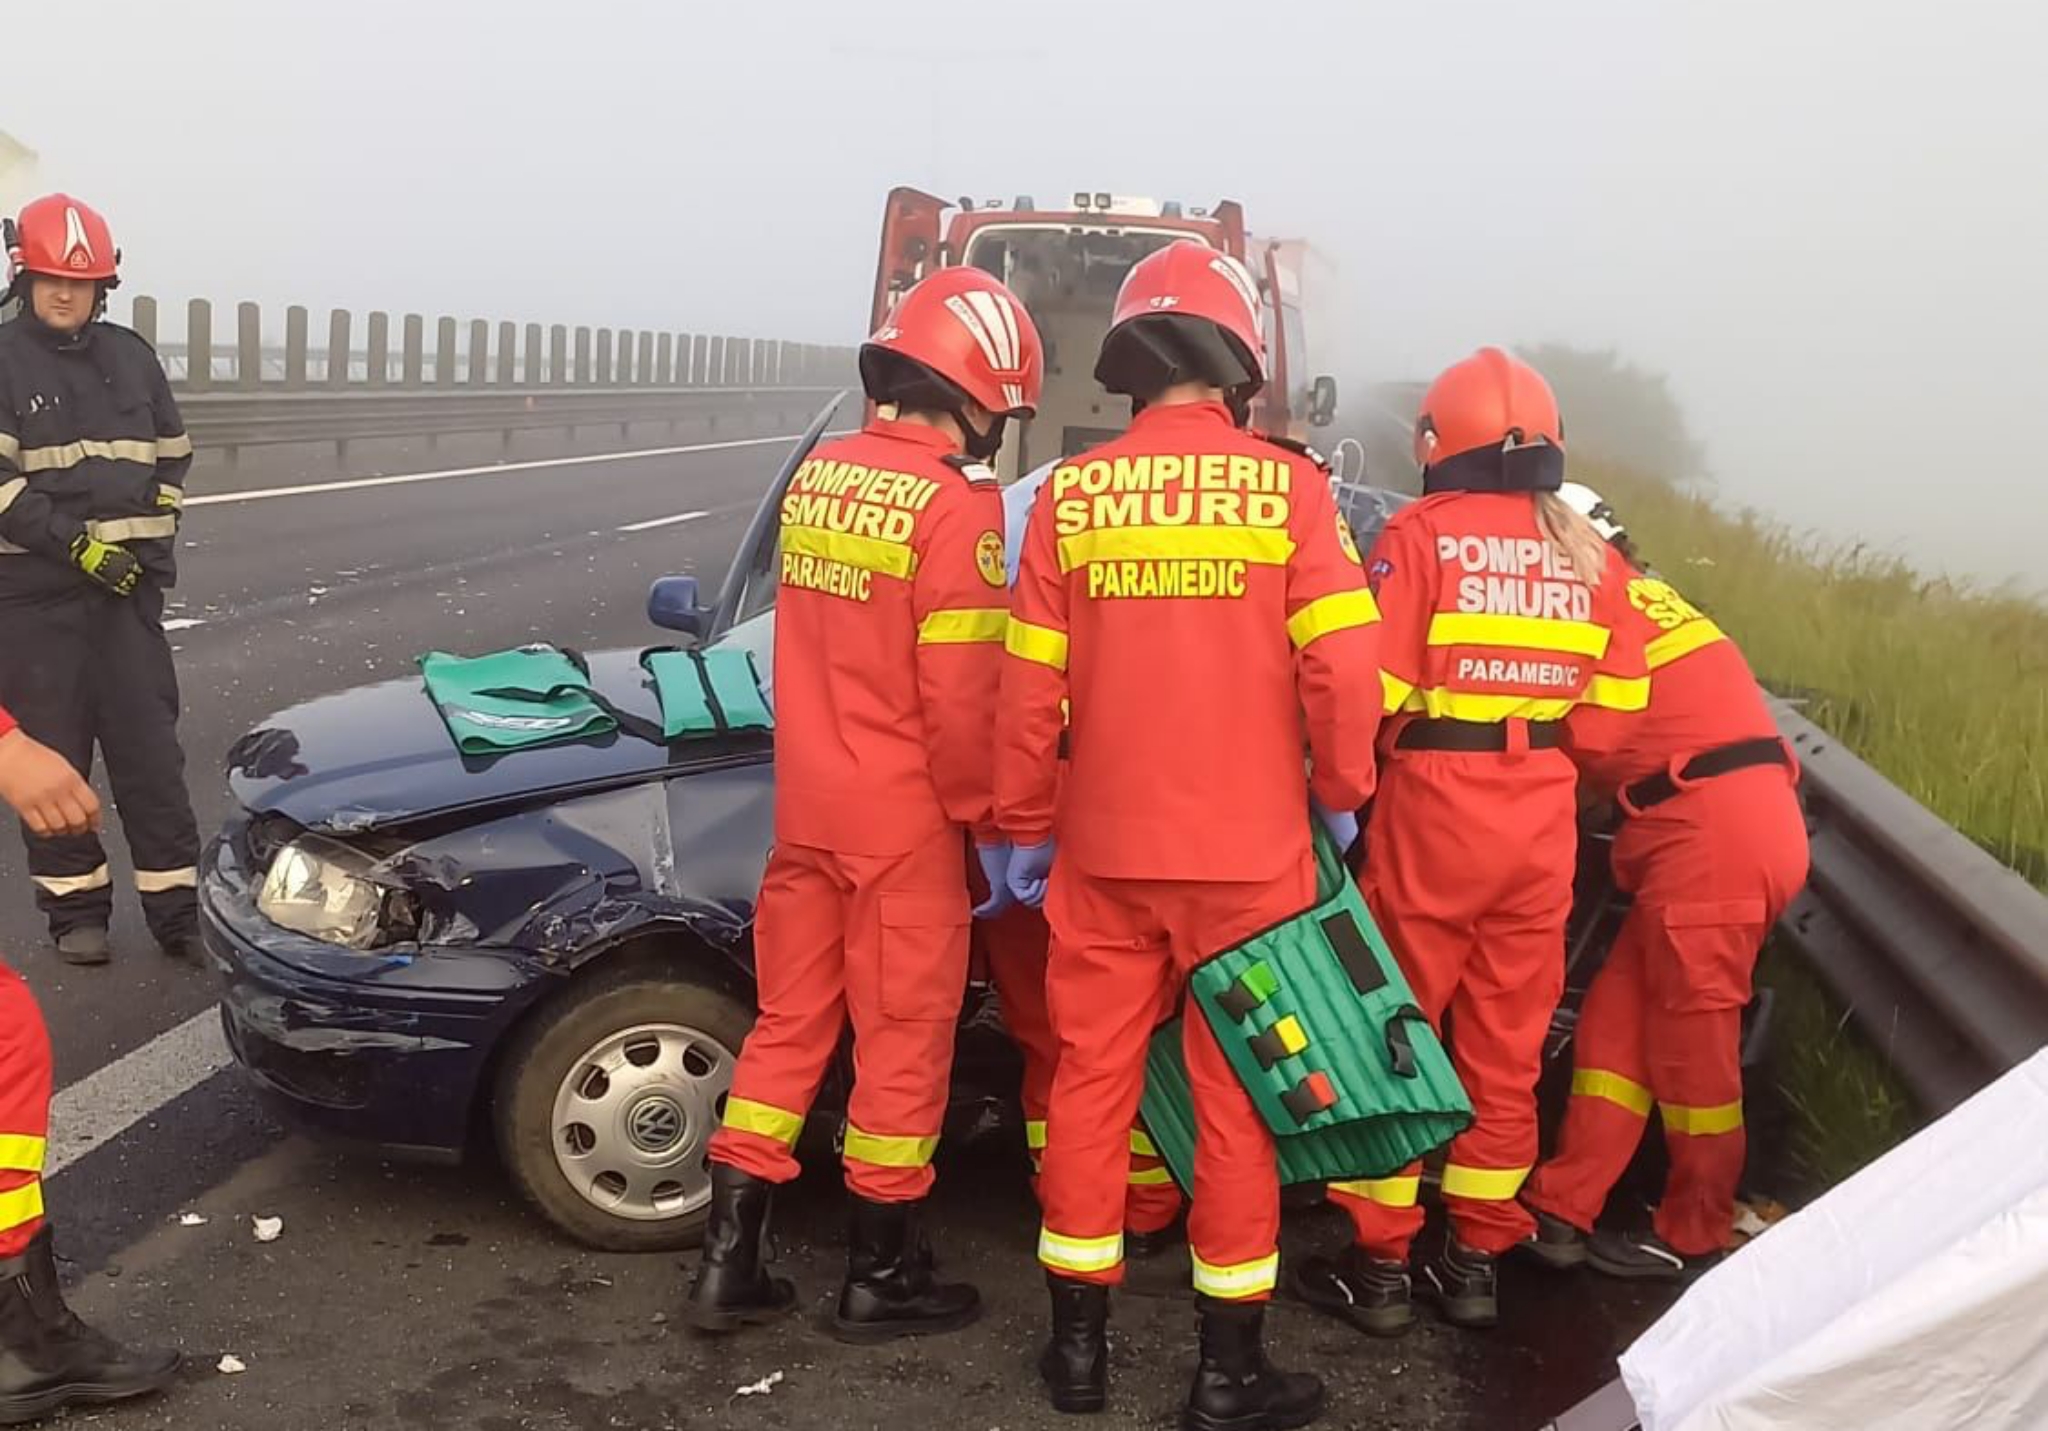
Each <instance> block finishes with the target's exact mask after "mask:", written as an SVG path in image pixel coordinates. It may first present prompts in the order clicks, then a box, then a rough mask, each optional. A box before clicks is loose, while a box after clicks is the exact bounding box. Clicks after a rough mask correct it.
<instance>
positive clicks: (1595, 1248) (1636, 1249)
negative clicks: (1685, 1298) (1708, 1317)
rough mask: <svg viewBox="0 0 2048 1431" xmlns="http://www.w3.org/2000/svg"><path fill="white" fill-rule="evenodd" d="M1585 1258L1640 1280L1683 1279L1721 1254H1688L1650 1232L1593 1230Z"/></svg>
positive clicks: (1615, 1273) (1597, 1268)
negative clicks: (1693, 1255)
mask: <svg viewBox="0 0 2048 1431" xmlns="http://www.w3.org/2000/svg"><path fill="white" fill-rule="evenodd" d="M1586 1260H1587V1261H1589V1262H1591V1263H1592V1264H1593V1268H1594V1270H1595V1271H1598V1272H1604V1273H1606V1274H1607V1275H1608V1276H1609V1277H1622V1278H1626V1279H1629V1280H1633V1281H1641V1282H1686V1281H1690V1280H1691V1279H1692V1278H1694V1277H1696V1276H1698V1275H1699V1274H1700V1273H1701V1272H1704V1271H1705V1270H1706V1269H1707V1268H1709V1267H1711V1266H1713V1265H1714V1264H1715V1263H1716V1262H1719V1261H1720V1260H1721V1254H1718V1253H1709V1254H1706V1255H1705V1256H1699V1257H1688V1256H1686V1255H1685V1254H1684V1253H1683V1252H1680V1251H1679V1250H1678V1249H1677V1248H1675V1247H1673V1246H1672V1245H1671V1244H1670V1243H1668V1242H1666V1241H1665V1240H1664V1239H1663V1238H1661V1237H1659V1236H1658V1235H1657V1234H1656V1233H1654V1232H1608V1231H1605V1230H1603V1231H1600V1232H1596V1233H1594V1234H1593V1238H1592V1241H1591V1242H1589V1243H1588V1244H1587V1245H1586Z"/></svg>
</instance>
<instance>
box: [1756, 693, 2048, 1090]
mask: <svg viewBox="0 0 2048 1431" xmlns="http://www.w3.org/2000/svg"><path fill="white" fill-rule="evenodd" d="M1773 705H1774V707H1775V714H1776V716H1777V719H1778V727H1779V729H1780V730H1781V731H1782V732H1783V733H1784V735H1785V737H1786V738H1787V739H1788V740H1790V741H1791V742H1792V746H1793V749H1795V750H1796V751H1797V752H1798V754H1799V760H1800V764H1801V767H1802V770H1803V774H1802V778H1801V781H1800V790H1801V793H1802V795H1803V796H1804V797H1805V803H1806V809H1807V821H1808V824H1809V827H1810V828H1811V831H1812V838H1813V873H1812V875H1811V877H1810V878H1809V879H1808V882H1807V887H1806V891H1805V893H1803V894H1802V895H1800V897H1799V898H1798V900H1797V901H1795V902H1794V903H1793V905H1792V907H1791V909H1790V910H1788V911H1787V912H1786V915H1785V918H1784V919H1783V920H1782V921H1780V923H1779V929H1780V930H1781V931H1782V932H1783V933H1785V934H1787V935H1789V936H1790V937H1791V938H1792V940H1793V941H1794V942H1795V943H1796V944H1797V945H1798V946H1799V948H1800V950H1801V951H1802V952H1803V953H1804V954H1805V956H1806V958H1807V960H1808V961H1809V962H1810V963H1811V964H1812V966H1813V968H1814V969H1815V970H1816V971H1817V972H1818V973H1819V974H1820V976H1821V978H1822V979H1823V980H1824V981H1825V982H1826V983H1827V984H1828V986H1829V987H1830V988H1831V989H1832V990H1833V992H1834V994H1835V996H1836V997H1837V998H1838V999H1840V1000H1841V1001H1842V1003H1843V1004H1844V1005H1846V1006H1847V1007H1848V1009H1849V1010H1850V1012H1851V1013H1852V1014H1853V1015H1854V1017H1855V1018H1856V1021H1857V1022H1858V1023H1859V1024H1861V1025H1862V1027H1863V1029H1864V1031H1865V1033H1866V1034H1868V1035H1869V1037H1870V1039H1871V1040H1872V1042H1873V1043H1874V1044H1875V1045H1876V1047H1877V1048H1878V1049H1879V1050H1880V1051H1881V1052H1883V1053H1884V1054H1885V1056H1886V1057H1887V1058H1889V1059H1890V1060H1891V1062H1892V1064H1893V1066H1894V1067H1896V1068H1897V1069H1898V1071H1899V1074H1900V1076H1901V1077H1902V1078H1904V1080H1905V1082H1906V1084H1907V1085H1908V1086H1909V1087H1910V1088H1911V1089H1912V1090H1913V1093H1914V1094H1915V1096H1916V1097H1918V1098H1919V1099H1920V1100H1921V1102H1922V1104H1923V1105H1924V1107H1925V1108H1926V1110H1927V1111H1928V1112H1930V1113H1936V1114H1939V1113H1944V1112H1946V1111H1948V1110H1949V1109H1950V1108H1953V1107H1954V1106H1955V1105H1956V1104H1958V1103H1960V1102H1962V1101H1963V1100H1964V1099H1966V1098H1968V1097H1969V1096H1970V1095H1971V1094H1973V1093H1975V1092H1977V1091H1978V1090H1979V1089H1981V1088H1983V1087H1984V1086H1985V1085H1986V1084H1988V1083H1990V1082H1992V1081H1993V1080H1994V1079H1996V1078H1997V1077H1999V1075H2001V1074H2003V1073H2005V1072H2006V1071H2007V1070H2008V1069H2010V1068H2012V1067H2013V1066H2015V1065H2016V1064H2018V1063H2020V1062H2021V1061H2023V1060H2025V1059H2026V1058H2029V1057H2031V1056H2032V1055H2033V1054H2034V1053H2036V1052H2038V1051H2039V1050H2040V1049H2041V1047H2042V1046H2043V1045H2044V1044H2048V895H2043V894H2042V893H2041V892H2040V891H2039V890H2037V889H2035V888H2034V887H2033V886H2032V885H2030V884H2028V883H2027V882H2026V881H2025V880H2024V879H2022V878H2020V876H2019V875H2017V874H2015V873H2014V872H2013V871H2012V870H2011V869H2009V868H2007V867H2006V866H2005V865H2004V864H2002V863H2000V862H1999V861H1998V860H1997V859H1995V858H1993V857H1992V856H1991V855H1989V854H1987V853H1986V852H1985V851H1983V850H1982V849H1979V848H1978V847H1977V846H1976V845H1975V844H1974V843H1972V842H1971V841H1970V840H1969V839H1968V838H1967V837H1966V836H1964V835H1963V834H1961V833H1960V832H1959V831H1957V830H1956V829H1954V828H1953V827H1952V826H1950V825H1948V824H1946V823H1944V822H1943V821H1942V819H1941V817H1940V816H1938V815H1936V814H1934V813H1933V812H1932V811H1930V810H1928V809H1927V808H1926V807H1924V806H1922V805H1921V804H1919V803H1918V802H1917V801H1915V800H1914V799H1913V797H1912V796H1910V795H1908V794H1907V793H1906V792H1905V791H1903V790H1901V789H1899V787H1898V786H1896V785H1894V784H1892V783H1891V782H1890V781H1889V780H1887V779H1885V778H1884V776H1882V775H1880V774H1879V773H1878V772H1877V771H1876V770H1875V769H1873V768H1872V767H1871V766H1869V765H1867V764H1865V763H1864V762H1863V761H1862V760H1860V759H1858V758H1857V757H1856V755H1854V754H1853V753H1852V752H1851V751H1849V749H1848V748H1847V747H1845V746H1844V745H1842V743H1841V742H1840V741H1838V740H1836V739H1835V738H1834V737H1833V736H1832V735H1830V734H1828V733H1827V732H1826V731H1824V730H1822V729H1821V728H1820V727H1819V726H1817V725H1815V724H1814V723H1813V722H1812V721H1810V720H1808V719H1806V717H1805V716H1803V715H1800V714H1799V713H1798V712H1797V711H1796V710H1794V709H1793V708H1792V707H1791V706H1790V705H1788V704H1786V703H1785V702H1783V701H1774V702H1773Z"/></svg>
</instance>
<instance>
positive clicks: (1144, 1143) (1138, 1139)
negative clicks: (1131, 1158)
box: [1131, 1128, 1159, 1158]
mask: <svg viewBox="0 0 2048 1431" xmlns="http://www.w3.org/2000/svg"><path fill="white" fill-rule="evenodd" d="M1131 1151H1132V1152H1134V1153H1136V1154H1137V1155H1138V1156H1139V1157H1141V1158H1156V1157H1158V1156H1159V1145H1158V1144H1157V1143H1155V1142H1153V1141H1152V1135H1151V1134H1150V1133H1147V1132H1146V1131H1145V1130H1144V1129H1143V1128H1133V1129H1131Z"/></svg>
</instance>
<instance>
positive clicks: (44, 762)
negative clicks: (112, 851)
mask: <svg viewBox="0 0 2048 1431" xmlns="http://www.w3.org/2000/svg"><path fill="white" fill-rule="evenodd" d="M0 800H4V801H6V802H7V803H8V804H9V805H11V806H13V807H14V812H15V813H16V814H17V815H19V816H21V818H22V820H23V821H24V822H25V823H26V824H27V825H28V827H29V829H31V830H33V831H34V832H35V833H36V834H38V835H40V836H42V837H43V838H45V839H48V838H49V837H50V836H52V835H83V834H85V833H86V832H87V831H89V830H97V829H99V827H100V797H99V796H97V795H95V794H93V793H92V787H91V786H90V785H88V784H86V783H85V781H84V780H83V779H81V778H80V777H79V774H78V772H77V771H76V770H73V769H72V768H71V762H70V761H68V760H66V759H65V758H64V757H63V756H61V755H59V754H58V753H57V752H56V751H54V750H52V749H50V747H48V746H47V745H43V744H41V743H39V742H37V741H34V740H31V739H29V737H28V736H27V735H26V734H25V733H23V732H22V731H20V730H10V731H9V732H7V734H5V735H0Z"/></svg>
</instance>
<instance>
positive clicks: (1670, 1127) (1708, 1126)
mask: <svg viewBox="0 0 2048 1431" xmlns="http://www.w3.org/2000/svg"><path fill="white" fill-rule="evenodd" d="M1661 1111H1662V1113H1663V1115H1664V1127H1665V1130H1666V1131H1667V1132H1672V1133H1686V1134H1689V1135H1691V1136H1692V1137H1695V1138H1704V1137H1711V1136H1713V1135H1714V1134H1716V1133H1732V1132H1734V1131H1735V1130H1736V1129H1737V1128H1740V1127H1741V1126H1742V1100H1741V1099H1740V1098H1738V1099H1736V1100H1735V1101H1734V1102H1733V1103H1720V1104H1716V1105H1715V1106H1713V1107H1711V1108H1684V1107H1679V1106H1677V1105H1674V1104H1670V1103H1666V1104H1665V1105H1664V1106H1663V1108H1662V1110H1661Z"/></svg>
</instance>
